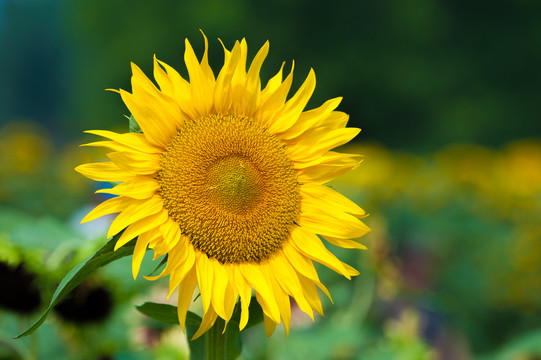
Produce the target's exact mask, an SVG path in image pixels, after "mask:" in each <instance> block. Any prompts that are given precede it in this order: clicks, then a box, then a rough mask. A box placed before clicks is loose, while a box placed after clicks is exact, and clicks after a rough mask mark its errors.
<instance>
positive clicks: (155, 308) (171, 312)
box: [135, 302, 206, 359]
mask: <svg viewBox="0 0 541 360" xmlns="http://www.w3.org/2000/svg"><path fill="white" fill-rule="evenodd" d="M135 308H136V309H137V310H138V311H139V312H140V313H142V314H144V315H146V316H148V317H150V318H152V319H154V320H157V321H161V322H163V323H165V324H170V325H179V322H178V315H177V307H176V306H173V305H169V304H159V303H154V302H146V303H144V304H143V305H141V306H136V307H135ZM201 320H202V319H201V317H199V316H198V315H196V314H194V313H192V312H191V311H188V313H187V314H186V336H187V337H188V339H191V338H192V337H193V336H194V335H195V333H196V332H197V329H198V328H199V325H201ZM205 339H206V335H203V336H201V337H200V338H198V339H196V340H193V341H188V345H189V346H190V358H191V359H204V356H205V341H206V340H205Z"/></svg>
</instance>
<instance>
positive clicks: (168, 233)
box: [160, 218, 180, 253]
mask: <svg viewBox="0 0 541 360" xmlns="http://www.w3.org/2000/svg"><path fill="white" fill-rule="evenodd" d="M160 232H161V233H162V236H163V242H164V247H165V248H164V249H163V250H162V251H164V252H166V253H167V252H169V251H170V250H171V249H172V248H173V247H175V246H176V245H177V243H178V242H179V240H180V227H179V225H178V224H177V223H176V222H175V221H174V220H173V219H171V218H169V219H168V220H167V221H166V222H165V223H163V224H162V226H160Z"/></svg>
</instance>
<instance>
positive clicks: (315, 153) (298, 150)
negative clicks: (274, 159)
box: [287, 128, 361, 161]
mask: <svg viewBox="0 0 541 360" xmlns="http://www.w3.org/2000/svg"><path fill="white" fill-rule="evenodd" d="M360 131H361V129H357V128H342V129H336V130H331V131H329V129H327V128H320V129H317V130H313V131H310V132H307V133H305V134H303V136H300V137H298V138H297V142H296V143H295V144H292V145H289V146H287V152H288V154H289V157H290V158H291V159H292V160H293V161H310V160H312V159H314V158H319V157H320V156H321V155H323V154H325V153H326V152H327V151H329V150H331V149H334V148H335V147H337V146H340V145H343V144H345V143H347V142H348V141H350V140H351V139H353V138H354V137H355V136H357V134H358V133H359V132H360Z"/></svg>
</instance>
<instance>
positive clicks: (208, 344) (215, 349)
mask: <svg viewBox="0 0 541 360" xmlns="http://www.w3.org/2000/svg"><path fill="white" fill-rule="evenodd" d="M224 326H225V321H224V320H223V319H222V318H221V317H219V316H218V319H217V320H216V323H215V324H214V326H213V327H211V328H210V329H209V330H208V331H207V333H206V336H205V337H206V340H205V359H206V360H216V359H220V360H222V359H226V356H227V355H226V338H227V331H226V332H225V333H223V334H222V331H223V330H224Z"/></svg>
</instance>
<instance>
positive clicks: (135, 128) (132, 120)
mask: <svg viewBox="0 0 541 360" xmlns="http://www.w3.org/2000/svg"><path fill="white" fill-rule="evenodd" d="M128 120H129V121H130V123H129V124H130V125H129V126H130V132H131V133H142V132H143V130H141V128H140V127H139V124H138V123H137V121H135V118H134V117H133V115H130V117H129V118H128Z"/></svg>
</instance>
